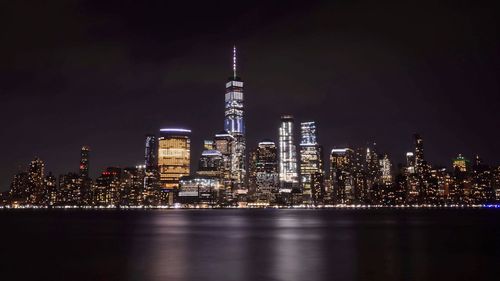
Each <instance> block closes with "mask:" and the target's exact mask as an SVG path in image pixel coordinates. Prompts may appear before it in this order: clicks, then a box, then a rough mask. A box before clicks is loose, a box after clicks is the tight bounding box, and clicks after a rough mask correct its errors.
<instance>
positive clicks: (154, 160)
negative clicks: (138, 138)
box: [142, 135, 160, 205]
mask: <svg viewBox="0 0 500 281" xmlns="http://www.w3.org/2000/svg"><path fill="white" fill-rule="evenodd" d="M144 167H145V169H144V183H143V191H142V203H143V204H145V205H155V204H157V202H158V196H159V194H158V193H159V187H160V183H159V174H158V138H157V137H156V136H155V135H146V141H145V151H144Z"/></svg>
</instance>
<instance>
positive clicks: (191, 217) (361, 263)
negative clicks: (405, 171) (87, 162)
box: [0, 210, 500, 281]
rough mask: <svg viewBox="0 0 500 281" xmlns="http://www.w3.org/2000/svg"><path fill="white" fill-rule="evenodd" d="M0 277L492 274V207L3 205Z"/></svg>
mask: <svg viewBox="0 0 500 281" xmlns="http://www.w3.org/2000/svg"><path fill="white" fill-rule="evenodd" d="M0 223H1V225H0V238H1V241H0V261H1V263H0V280H287V281H288V280H290V281H293V280H500V210H200V211H197V210H163V211H161V210H152V211H63V210H61V211H0Z"/></svg>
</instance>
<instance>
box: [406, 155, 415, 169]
mask: <svg viewBox="0 0 500 281" xmlns="http://www.w3.org/2000/svg"><path fill="white" fill-rule="evenodd" d="M406 171H407V173H408V174H413V173H415V154H414V153H413V152H406Z"/></svg>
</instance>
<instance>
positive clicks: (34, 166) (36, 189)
mask: <svg viewBox="0 0 500 281" xmlns="http://www.w3.org/2000/svg"><path fill="white" fill-rule="evenodd" d="M44 169H45V164H44V163H43V161H42V160H40V158H38V157H35V159H33V160H32V161H31V163H30V164H29V166H28V178H29V182H28V193H29V199H28V203H29V204H32V205H36V204H38V202H40V200H41V199H42V197H43V178H44Z"/></svg>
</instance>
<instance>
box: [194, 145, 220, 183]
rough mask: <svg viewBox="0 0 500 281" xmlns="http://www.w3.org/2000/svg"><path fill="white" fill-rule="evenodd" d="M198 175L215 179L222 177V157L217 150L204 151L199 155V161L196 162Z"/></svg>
mask: <svg viewBox="0 0 500 281" xmlns="http://www.w3.org/2000/svg"><path fill="white" fill-rule="evenodd" d="M197 174H198V175H200V176H207V177H215V178H219V179H222V177H223V157H222V153H221V152H220V151H218V150H204V151H203V152H202V153H201V157H200V161H199V162H198V172H197Z"/></svg>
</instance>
